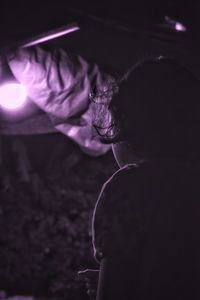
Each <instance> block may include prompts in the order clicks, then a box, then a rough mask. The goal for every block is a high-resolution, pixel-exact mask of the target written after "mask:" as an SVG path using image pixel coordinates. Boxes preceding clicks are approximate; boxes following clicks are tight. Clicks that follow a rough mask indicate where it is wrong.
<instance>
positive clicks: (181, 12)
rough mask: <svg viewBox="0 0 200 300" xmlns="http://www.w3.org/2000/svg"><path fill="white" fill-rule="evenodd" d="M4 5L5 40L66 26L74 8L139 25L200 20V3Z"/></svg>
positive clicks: (176, 0)
mask: <svg viewBox="0 0 200 300" xmlns="http://www.w3.org/2000/svg"><path fill="white" fill-rule="evenodd" d="M1 3H2V4H1V7H2V9H1V13H0V14H1V19H0V20H1V21H0V22H1V26H0V27H1V29H0V34H1V37H2V38H8V37H11V38H13V37H14V36H16V37H20V36H25V35H28V33H29V32H30V33H33V34H34V33H35V32H37V31H40V30H43V29H46V28H48V27H49V28H50V27H51V26H52V27H53V26H58V25H62V24H63V23H66V19H67V18H70V14H71V13H70V9H71V8H76V9H80V10H83V11H85V12H88V13H93V14H95V15H97V16H100V17H103V18H105V19H114V20H117V21H120V22H122V23H124V24H130V25H134V24H135V23H138V22H139V23H140V22H142V23H144V22H147V23H148V22H159V21H160V20H161V18H162V17H163V16H164V15H171V16H172V17H177V18H179V19H180V20H183V21H184V22H186V23H189V24H190V25H191V26H192V25H195V24H196V22H197V19H198V9H197V7H198V4H197V3H195V1H180V0H174V1H173V0H168V1H162V0H160V1H158V0H152V1H150V0H149V1H147V0H137V1H127V0H125V1H112V0H109V1H81V0H74V1H67V0H65V1H61V0H56V1H47V0H44V1H39V0H35V1H29V0H26V1H25V0H19V1H6V0H3V1H1ZM195 26H196V25H195ZM195 26H194V27H195Z"/></svg>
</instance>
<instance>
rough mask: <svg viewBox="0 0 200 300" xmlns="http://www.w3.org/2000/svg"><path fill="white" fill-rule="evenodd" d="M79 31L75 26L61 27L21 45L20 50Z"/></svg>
mask: <svg viewBox="0 0 200 300" xmlns="http://www.w3.org/2000/svg"><path fill="white" fill-rule="evenodd" d="M79 29H80V27H79V26H77V25H76V24H70V25H67V26H65V27H62V28H60V29H57V30H55V31H51V32H48V33H45V34H42V35H40V36H37V37H35V38H33V39H32V40H31V41H29V42H27V43H25V44H23V45H22V46H21V48H28V47H31V46H34V45H38V44H41V43H44V42H47V41H50V40H53V39H56V38H58V37H61V36H63V35H66V34H69V33H71V32H74V31H77V30H79Z"/></svg>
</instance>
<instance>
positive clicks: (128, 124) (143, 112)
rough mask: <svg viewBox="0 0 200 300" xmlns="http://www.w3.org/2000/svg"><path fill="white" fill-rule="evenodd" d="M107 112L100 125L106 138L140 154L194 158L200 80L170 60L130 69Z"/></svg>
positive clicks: (198, 147)
mask: <svg viewBox="0 0 200 300" xmlns="http://www.w3.org/2000/svg"><path fill="white" fill-rule="evenodd" d="M108 111H109V112H110V119H109V118H107V120H106V121H105V122H107V123H105V124H103V126H101V127H102V128H104V131H103V139H104V140H105V141H106V142H110V143H115V144H116V143H122V142H125V143H126V144H128V147H129V149H132V150H131V151H133V153H134V155H135V156H136V157H139V158H152V157H156V158H179V159H184V160H199V158H200V142H199V138H200V137H199V136H200V84H199V80H198V79H197V78H196V77H195V76H194V75H193V74H192V73H191V72H190V71H189V70H187V69H186V68H185V67H183V66H181V65H180V64H178V63H177V62H175V61H174V60H172V59H165V58H158V59H151V60H146V61H143V62H141V63H139V64H137V65H136V66H134V67H132V68H131V69H130V70H129V71H128V72H127V73H126V74H125V76H124V77H123V79H122V80H121V82H120V84H119V92H118V93H116V94H115V96H114V97H113V98H112V100H111V102H110V104H109V107H108ZM108 119H109V122H108ZM102 120H103V119H102V117H101V122H102ZM99 127H100V126H99ZM105 128H106V130H105ZM123 155H124V154H123Z"/></svg>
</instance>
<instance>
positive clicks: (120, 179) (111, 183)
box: [102, 164, 139, 192]
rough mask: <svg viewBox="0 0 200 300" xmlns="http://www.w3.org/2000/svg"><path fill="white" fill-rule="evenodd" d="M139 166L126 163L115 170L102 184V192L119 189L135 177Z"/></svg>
mask: <svg viewBox="0 0 200 300" xmlns="http://www.w3.org/2000/svg"><path fill="white" fill-rule="evenodd" d="M138 169H139V166H138V165H136V164H128V165H126V166H124V167H123V168H120V169H119V170H117V171H116V172H115V173H114V174H113V175H112V176H111V177H110V178H109V179H108V180H107V181H106V182H105V183H104V185H103V187H102V192H113V190H115V191H119V190H121V188H122V186H124V185H127V184H128V183H129V182H130V181H132V180H133V179H134V178H136V177H137V173H138Z"/></svg>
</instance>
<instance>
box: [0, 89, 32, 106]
mask: <svg viewBox="0 0 200 300" xmlns="http://www.w3.org/2000/svg"><path fill="white" fill-rule="evenodd" d="M26 99H27V91H26V88H25V86H24V85H22V84H19V83H7V84H4V85H2V86H0V106H1V107H2V108H5V109H9V110H12V109H18V108H20V107H21V106H23V105H24V103H25V102H26Z"/></svg>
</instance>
